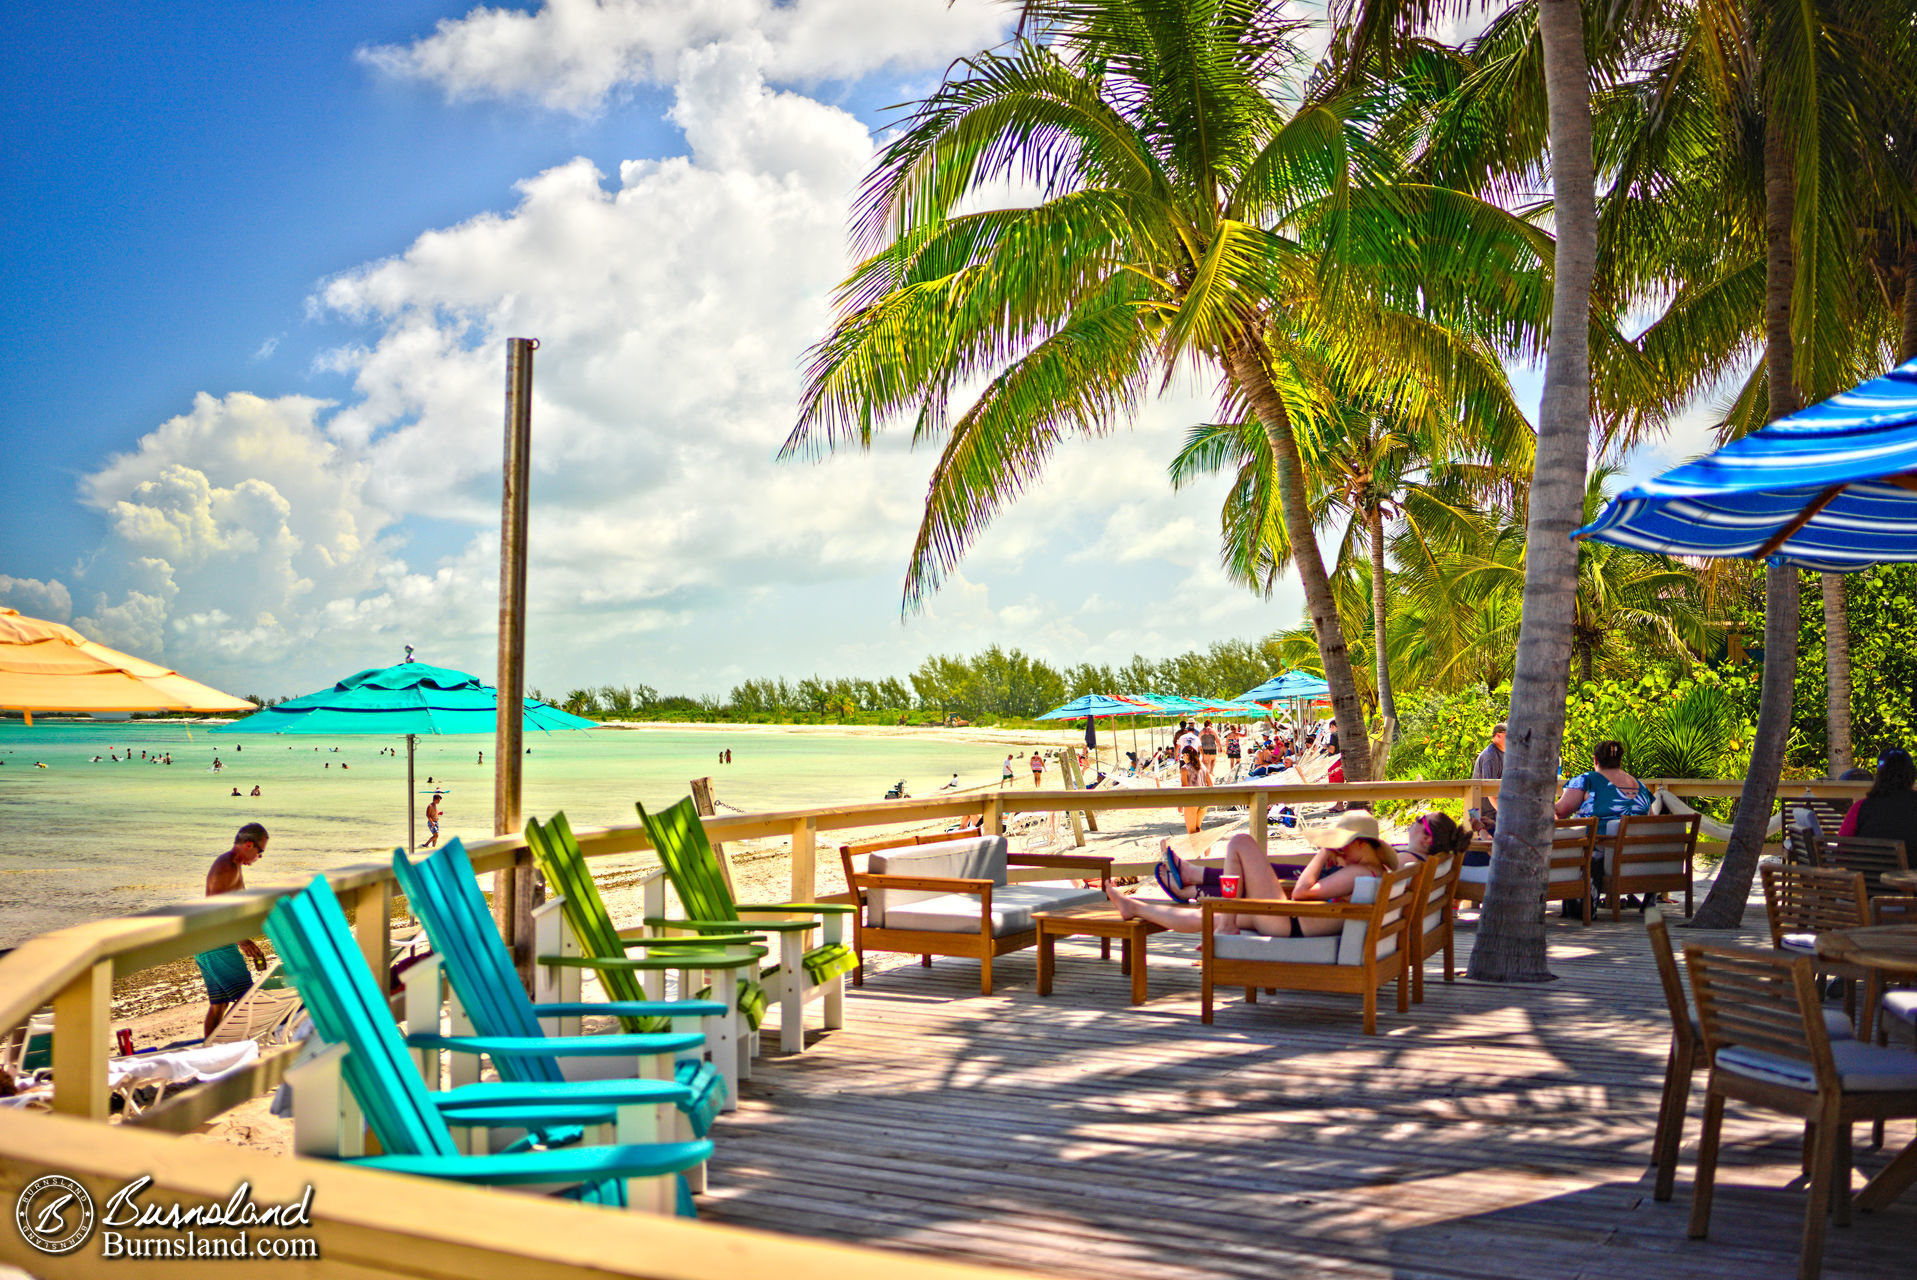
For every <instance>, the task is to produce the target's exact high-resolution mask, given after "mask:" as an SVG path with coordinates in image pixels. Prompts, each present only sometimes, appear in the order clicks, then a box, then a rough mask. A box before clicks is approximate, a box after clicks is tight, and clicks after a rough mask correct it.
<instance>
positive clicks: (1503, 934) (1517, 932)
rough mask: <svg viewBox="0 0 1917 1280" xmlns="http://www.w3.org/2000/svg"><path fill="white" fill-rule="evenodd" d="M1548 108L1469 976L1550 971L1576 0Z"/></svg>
mask: <svg viewBox="0 0 1917 1280" xmlns="http://www.w3.org/2000/svg"><path fill="white" fill-rule="evenodd" d="M1537 27H1538V34H1539V37H1540V39H1541V42H1542V46H1543V61H1544V67H1543V70H1544V88H1545V97H1546V103H1547V111H1548V116H1549V134H1550V147H1551V195H1552V209H1553V213H1554V217H1555V221H1556V233H1557V258H1556V267H1555V270H1554V271H1553V273H1552V279H1551V342H1550V349H1549V354H1548V355H1547V357H1546V360H1545V366H1544V398H1543V402H1542V403H1541V404H1540V406H1539V409H1538V450H1537V465H1536V467H1535V468H1534V469H1533V471H1532V476H1531V488H1530V493H1529V496H1528V502H1527V505H1528V508H1529V519H1528V521H1527V524H1526V528H1525V544H1526V547H1527V548H1528V553H1527V555H1526V557H1525V572H1524V618H1523V622H1522V624H1521V626H1520V627H1519V631H1518V652H1517V660H1516V666H1515V670H1514V672H1513V675H1512V680H1511V713H1510V720H1511V723H1512V724H1513V725H1514V726H1515V730H1516V731H1515V732H1513V733H1512V734H1510V735H1509V736H1508V737H1507V738H1506V740H1505V743H1506V745H1505V758H1504V782H1503V784H1502V787H1501V789H1500V798H1499V803H1498V831H1497V839H1496V841H1495V842H1494V844H1493V846H1492V852H1491V879H1490V884H1489V886H1488V887H1487V888H1486V890H1485V901H1484V909H1483V913H1482V915H1481V916H1480V918H1479V923H1478V937H1477V942H1476V943H1475V944H1474V945H1473V946H1472V948H1471V964H1470V969H1469V974H1470V976H1471V977H1472V978H1475V979H1477V980H1479V981H1485V982H1540V981H1544V980H1546V979H1547V978H1549V976H1550V974H1549V970H1548V969H1547V967H1546V958H1545V945H1544V918H1543V914H1542V913H1541V912H1539V910H1538V901H1539V899H1540V898H1541V897H1542V896H1543V891H1544V883H1545V877H1546V874H1547V871H1546V864H1547V861H1548V859H1549V857H1550V848H1551V840H1552V837H1553V834H1554V827H1553V824H1552V821H1551V802H1552V800H1553V798H1554V796H1553V794H1552V793H1553V792H1554V791H1555V789H1556V788H1555V785H1554V784H1555V783H1556V780H1557V769H1558V757H1559V755H1560V754H1561V753H1562V747H1563V744H1564V688H1565V664H1566V661H1567V659H1568V658H1569V657H1570V649H1571V622H1572V618H1573V605H1574V602H1575V600H1576V576H1575V575H1576V571H1577V553H1576V552H1575V550H1574V549H1573V548H1572V544H1571V530H1572V529H1574V528H1576V527H1577V526H1576V524H1575V521H1576V519H1577V517H1578V514H1579V513H1580V511H1581V510H1582V509H1583V499H1584V469H1585V463H1586V452H1587V449H1588V442H1589V439H1590V425H1591V347H1590V335H1591V283H1592V279H1593V277H1594V274H1595V271H1596V265H1597V248H1598V227H1597V199H1596V195H1595V188H1596V175H1595V172H1594V161H1593V158H1592V149H1591V85H1590V66H1589V63H1588V62H1587V60H1586V58H1585V46H1584V15H1583V12H1582V10H1581V9H1580V7H1579V5H1578V0H1538V18H1537Z"/></svg>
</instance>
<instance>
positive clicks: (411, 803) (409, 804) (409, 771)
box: [406, 733, 419, 853]
mask: <svg viewBox="0 0 1917 1280" xmlns="http://www.w3.org/2000/svg"><path fill="white" fill-rule="evenodd" d="M418 807H419V792H417V791H415V790H414V789H413V735H412V734H410V733H409V734H407V735H406V852H408V853H411V852H412V851H413V850H415V849H417V848H419V833H418V832H417V831H415V830H414V829H413V824H414V822H415V821H416V819H415V817H414V814H413V810H415V809H417V808H418Z"/></svg>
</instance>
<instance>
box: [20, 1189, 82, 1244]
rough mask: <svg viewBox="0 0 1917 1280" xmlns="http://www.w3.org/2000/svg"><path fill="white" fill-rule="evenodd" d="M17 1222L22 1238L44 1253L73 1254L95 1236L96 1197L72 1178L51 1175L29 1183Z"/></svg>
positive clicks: (22, 1193)
mask: <svg viewBox="0 0 1917 1280" xmlns="http://www.w3.org/2000/svg"><path fill="white" fill-rule="evenodd" d="M13 1220H14V1222H15V1223H17V1224H18V1225H19V1227H20V1235H21V1238H23V1239H24V1240H25V1241H26V1242H27V1243H28V1244H30V1245H32V1246H33V1247H34V1248H36V1249H38V1250H39V1251H40V1252H41V1253H52V1254H61V1253H72V1252H73V1251H74V1250H75V1249H78V1248H79V1247H80V1246H81V1245H83V1244H85V1243H86V1242H87V1237H88V1236H90V1235H92V1234H93V1222H94V1217H93V1197H92V1196H89V1195H88V1194H87V1189H86V1188H85V1187H83V1186H81V1185H80V1184H79V1183H78V1182H75V1181H74V1180H73V1179H72V1178H69V1177H66V1176H64V1175H62V1174H58V1173H50V1174H48V1175H47V1176H46V1177H44V1178H35V1179H34V1180H33V1181H32V1182H29V1183H28V1184H27V1189H26V1190H25V1191H22V1192H21V1193H20V1200H19V1202H18V1203H17V1204H16V1205H15V1206H14V1209H13Z"/></svg>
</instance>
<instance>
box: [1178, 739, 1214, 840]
mask: <svg viewBox="0 0 1917 1280" xmlns="http://www.w3.org/2000/svg"><path fill="white" fill-rule="evenodd" d="M1178 785H1179V786H1181V787H1209V786H1210V785H1211V770H1209V769H1207V768H1206V767H1205V762H1204V761H1203V760H1202V759H1200V758H1199V755H1198V748H1197V747H1186V748H1185V750H1184V752H1183V754H1182V755H1181V756H1180V757H1179V761H1178ZM1179 812H1180V813H1182V814H1184V815H1185V834H1186V835H1192V836H1195V835H1197V834H1198V829H1199V828H1200V827H1202V826H1204V825H1205V806H1204V805H1202V804H1195V805H1190V806H1187V807H1185V808H1181V809H1180V810H1179Z"/></svg>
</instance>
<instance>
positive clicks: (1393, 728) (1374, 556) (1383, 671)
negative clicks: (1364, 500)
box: [1365, 502, 1398, 773]
mask: <svg viewBox="0 0 1917 1280" xmlns="http://www.w3.org/2000/svg"><path fill="white" fill-rule="evenodd" d="M1365 532H1366V536H1367V537H1369V538H1370V540H1371V650H1372V652H1373V653H1374V654H1375V655H1376V656H1377V660H1378V661H1377V666H1378V719H1379V721H1380V722H1381V724H1380V727H1379V731H1378V737H1379V742H1380V746H1379V751H1380V752H1389V751H1390V750H1391V740H1392V739H1393V738H1395V737H1396V736H1397V734H1398V701H1397V699H1396V698H1394V697H1393V696H1392V694H1391V663H1390V661H1389V659H1388V658H1387V657H1386V655H1385V623H1386V621H1387V616H1386V601H1385V582H1386V579H1385V556H1384V508H1383V507H1382V506H1380V505H1378V504H1377V503H1375V502H1374V503H1372V505H1371V507H1370V509H1369V510H1367V511H1366V512H1365ZM1378 772H1380V773H1383V772H1384V761H1383V760H1380V761H1379V762H1378Z"/></svg>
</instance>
